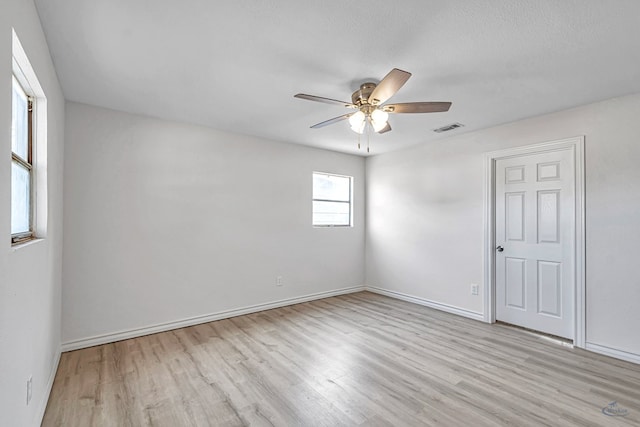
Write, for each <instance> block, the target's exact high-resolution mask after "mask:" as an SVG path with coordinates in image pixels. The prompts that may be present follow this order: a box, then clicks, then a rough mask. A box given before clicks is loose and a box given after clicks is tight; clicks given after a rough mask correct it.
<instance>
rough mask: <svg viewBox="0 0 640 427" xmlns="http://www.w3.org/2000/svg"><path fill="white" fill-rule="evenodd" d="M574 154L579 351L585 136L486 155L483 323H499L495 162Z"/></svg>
mask: <svg viewBox="0 0 640 427" xmlns="http://www.w3.org/2000/svg"><path fill="white" fill-rule="evenodd" d="M559 150H571V151H572V153H573V161H574V172H575V177H574V178H575V180H574V182H575V196H576V201H575V203H576V206H575V227H576V229H575V254H574V261H575V262H574V268H575V289H574V293H573V294H574V310H573V313H574V319H573V325H574V335H573V343H574V345H575V346H576V347H580V348H585V345H586V299H585V296H586V282H585V264H586V257H585V205H584V191H585V189H584V136H576V137H573V138H567V139H562V140H558V141H550V142H545V143H542V144H535V145H528V146H525V147H515V148H508V149H505V150H499V151H492V152H490V153H486V154H485V172H484V173H485V181H484V211H485V217H484V218H485V219H484V321H485V322H488V323H495V321H496V306H495V302H496V301H495V300H496V295H495V293H496V274H495V270H496V269H495V265H496V254H495V247H496V243H495V184H496V182H495V181H496V180H495V176H496V161H497V160H499V159H506V158H509V157H517V156H522V155H526V154H537V153H545V152H550V151H559Z"/></svg>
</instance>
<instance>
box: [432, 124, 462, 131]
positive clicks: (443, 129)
mask: <svg viewBox="0 0 640 427" xmlns="http://www.w3.org/2000/svg"><path fill="white" fill-rule="evenodd" d="M463 126H464V125H463V124H462V123H451V124H450V125H446V126H442V127H441V128H438V129H434V130H433V131H434V132H437V133H442V132H449V131H450V130H454V129H458V128H461V127H463Z"/></svg>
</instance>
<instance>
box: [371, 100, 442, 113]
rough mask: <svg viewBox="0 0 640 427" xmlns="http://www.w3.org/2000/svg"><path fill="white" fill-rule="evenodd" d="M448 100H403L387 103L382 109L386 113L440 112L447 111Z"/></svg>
mask: <svg viewBox="0 0 640 427" xmlns="http://www.w3.org/2000/svg"><path fill="white" fill-rule="evenodd" d="M449 107H451V103H450V102H404V103H401V104H387V105H385V106H383V107H382V110H384V111H386V112H387V113H441V112H444V111H449Z"/></svg>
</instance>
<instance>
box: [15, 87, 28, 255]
mask: <svg viewBox="0 0 640 427" xmlns="http://www.w3.org/2000/svg"><path fill="white" fill-rule="evenodd" d="M32 111H33V105H32V101H31V98H30V97H29V96H28V95H27V93H26V91H25V89H24V87H23V86H22V85H21V84H20V82H19V81H18V79H16V77H15V76H13V90H12V114H11V243H12V244H16V243H21V242H23V241H25V240H29V239H32V238H33V235H34V234H33V230H34V227H33V216H34V215H33V200H34V197H33V144H32V140H33V131H32Z"/></svg>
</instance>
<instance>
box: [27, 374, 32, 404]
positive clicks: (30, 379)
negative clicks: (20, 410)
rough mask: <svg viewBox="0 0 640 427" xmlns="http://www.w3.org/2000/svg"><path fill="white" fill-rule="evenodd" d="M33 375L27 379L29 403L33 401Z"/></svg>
mask: <svg viewBox="0 0 640 427" xmlns="http://www.w3.org/2000/svg"><path fill="white" fill-rule="evenodd" d="M32 383H33V381H32V377H31V376H30V377H29V379H28V380H27V405H28V404H29V402H31V389H32Z"/></svg>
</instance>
